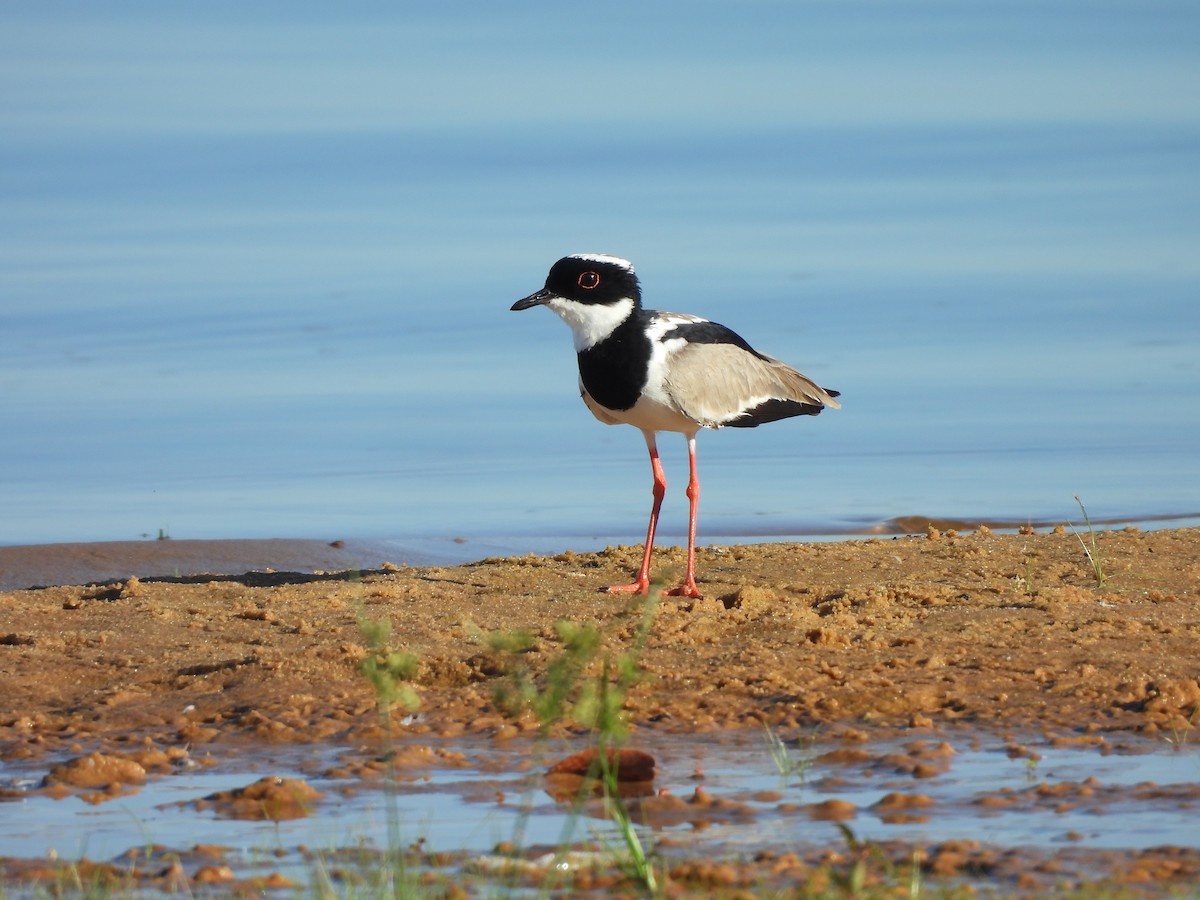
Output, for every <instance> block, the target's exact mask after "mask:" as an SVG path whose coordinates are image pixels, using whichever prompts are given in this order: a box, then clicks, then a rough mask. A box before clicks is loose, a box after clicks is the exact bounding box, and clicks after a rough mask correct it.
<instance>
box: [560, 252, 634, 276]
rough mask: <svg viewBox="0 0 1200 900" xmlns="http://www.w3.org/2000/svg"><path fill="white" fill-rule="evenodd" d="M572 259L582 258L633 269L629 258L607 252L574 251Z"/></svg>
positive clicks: (587, 260)
mask: <svg viewBox="0 0 1200 900" xmlns="http://www.w3.org/2000/svg"><path fill="white" fill-rule="evenodd" d="M571 259H582V260H584V261H586V262H602V263H611V264H612V265H614V266H620V267H621V268H622V269H628V270H629V271H630V272H632V271H633V263H631V262H630V261H629V260H627V259H621V257H619V256H610V255H609V254H607V253H572V254H571Z"/></svg>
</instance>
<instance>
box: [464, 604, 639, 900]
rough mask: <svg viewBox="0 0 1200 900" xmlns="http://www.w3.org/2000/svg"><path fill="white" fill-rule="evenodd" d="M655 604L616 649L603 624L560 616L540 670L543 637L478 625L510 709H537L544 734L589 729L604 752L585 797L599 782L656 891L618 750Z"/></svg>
mask: <svg viewBox="0 0 1200 900" xmlns="http://www.w3.org/2000/svg"><path fill="white" fill-rule="evenodd" d="M654 609H655V607H654V604H653V601H648V602H647V603H646V604H645V606H644V607H643V608H642V610H641V621H640V623H639V625H638V627H637V629H636V631H635V633H634V636H633V639H632V641H631V642H630V643H629V645H628V646H627V647H626V648H625V649H624V650H622V651H620V652H616V653H613V652H604V647H603V645H604V636H603V634H602V633H601V632H600V630H599V629H597V628H596V627H594V626H591V625H579V624H576V623H574V622H570V621H567V620H560V621H558V622H556V623H555V624H554V636H555V638H556V639H557V641H558V643H559V645H560V647H561V649H560V650H559V651H558V653H557V654H556V655H554V656H553V657H551V659H550V660H549V662H548V663H547V664H546V665H545V667H544V669H543V671H542V674H541V676H540V677H538V676H537V675H536V674H535V672H534V671H533V669H532V667H531V666H530V664H529V663H528V661H527V657H526V654H527V653H529V652H530V651H531V650H532V649H533V648H534V646H535V645H536V640H535V639H534V637H533V636H532V635H530V634H528V633H527V632H490V633H488V632H483V631H481V630H480V629H478V628H474V629H473V635H474V637H475V639H476V640H477V641H478V642H480V643H482V644H483V645H484V646H486V647H487V648H488V649H489V650H490V651H491V652H492V653H494V654H496V655H497V656H499V657H500V659H501V665H500V668H501V670H502V671H503V672H504V677H503V678H502V679H501V680H500V681H499V682H498V683H497V685H496V688H495V691H494V697H495V700H496V704H497V706H498V707H499V708H500V709H501V710H502V711H503V712H505V714H507V715H510V716H517V715H520V714H522V713H525V712H529V713H531V714H532V715H533V716H534V718H535V719H536V721H537V723H538V726H539V730H540V732H541V734H542V735H543V736H545V735H546V734H547V733H548V732H549V730H550V728H551V727H553V726H554V725H555V724H556V723H558V722H561V721H563V720H570V721H573V722H575V723H577V724H579V725H582V726H584V727H586V728H588V729H589V731H590V732H591V734H592V735H593V737H594V740H595V749H596V751H597V752H596V753H595V756H594V758H593V762H592V764H591V767H590V771H589V772H588V778H585V779H584V781H583V784H582V785H581V788H580V795H579V798H578V799H579V802H580V803H582V802H583V801H584V800H585V799H586V798H587V797H588V796H590V792H591V790H592V786H593V785H598V786H599V789H600V792H601V797H602V799H603V802H604V805H605V811H606V813H607V815H608V816H609V817H610V818H611V820H612V821H613V823H614V824H615V825H616V828H617V833H618V834H619V835H620V838H621V841H622V843H623V844H624V847H625V852H624V853H622V854H615V857H616V859H617V860H618V862H619V864H620V865H621V867H622V868H623V869H625V871H626V873H627V874H628V875H629V876H630V877H632V878H633V879H635V880H636V881H637V882H638V883H639V884H641V885H642V887H643V888H645V889H646V890H647V891H649V892H651V893H657V892H658V890H659V886H658V878H657V876H656V874H655V872H654V867H653V865H652V863H651V860H650V857H649V855H648V854H647V852H646V850H645V848H644V847H643V845H642V842H641V838H640V837H639V836H638V833H637V829H636V828H635V827H634V824H633V818H632V816H631V815H630V813H629V809H628V807H627V806H626V804H625V801H624V800H623V799H622V797H621V795H620V785H619V772H618V765H617V758H618V757H617V754H616V751H617V750H618V749H619V748H620V744H621V742H622V741H623V740H624V738H625V735H626V730H627V728H626V723H625V716H624V707H625V699H626V697H627V696H628V693H629V691H630V689H631V688H632V687H633V686H634V685H635V684H636V683H637V682H638V681H639V680H641V678H642V673H641V671H640V669H639V667H638V663H637V660H638V656H639V655H640V653H641V650H642V648H643V646H644V645H645V641H646V638H647V636H648V635H649V631H650V626H651V624H652V622H653V617H654ZM467 630H468V632H472V626H470V625H468V628H467ZM589 673H590V674H589ZM518 828H520V825H518Z"/></svg>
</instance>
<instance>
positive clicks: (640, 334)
mask: <svg viewBox="0 0 1200 900" xmlns="http://www.w3.org/2000/svg"><path fill="white" fill-rule="evenodd" d="M534 306H546V307H549V308H550V309H551V310H553V311H554V312H555V313H556V314H557V315H558V316H559V317H560V318H561V319H562V320H563V321H564V322H566V323H567V325H568V326H570V328H571V333H572V335H573V336H574V338H575V352H576V354H577V355H578V360H579V393H580V394H581V395H582V397H583V402H584V403H586V404H587V407H588V409H590V410H591V411H592V414H593V415H594V416H595V417H596V418H597V419H599V420H600V421H601V422H604V423H605V424H606V425H622V424H623V425H633V426H634V427H636V428H639V429H641V432H642V434H643V436H644V437H645V439H646V447H647V448H648V449H649V451H650V466H651V469H652V471H653V473H654V504H653V506H652V507H651V509H650V526H649V528H648V529H647V530H646V546H645V552H644V555H643V556H642V566H641V568H640V569H639V570H638V573H637V578H636V579H635V580H634V581H633V583H632V584H626V585H618V586H614V587H610V588H608V590H609V591H628V592H636V593H641V594H645V593H647V592H648V591H649V589H650V555H651V551H652V550H653V548H654V531H655V528H656V527H657V525H658V513H659V509H660V508H661V507H662V501H663V496H664V494H665V493H666V489H667V480H666V476H665V475H664V474H663V469H662V463H661V462H659V458H658V446H657V443H656V439H655V435H656V434H657V433H658V432H660V431H677V432H679V433H680V434H682V435H683V436H684V437H685V438H687V447H688V467H689V469H690V476H689V479H688V487H687V496H688V547H687V573H686V575H685V577H684V580H683V583H682V584H681V585H680V586H679V587H677V588H675V589H674V590H672V591H669V592H667V593H668V594H669V595H671V596H687V597H700V590H699V589H698V588H697V587H696V508H697V504H698V502H699V499H700V481H699V478H698V477H697V475H696V433H697V432H698V431H699V430H700V429H701V428H723V427H725V426H727V425H728V426H732V427H735V428H753V427H754V426H756V425H762V424H763V423H764V422H774V421H776V420H778V419H786V418H789V417H791V416H815V415H816V414H817V413H819V412H820V411H821V410H822V409H824V408H825V407H826V406H831V407H834V408H836V407H837V406H838V405H839V404H838V402H837V401H836V400H834V399H833V398H834V397H836V396H838V392H837V391H831V390H826V389H825V388H822V387H819V386H818V385H816V384H815V383H814V382H812V381H810V380H809V379H808V378H806V377H805V376H803V375H801V374H800V373H799V372H797V371H796V370H795V369H793V368H791V367H790V366H787V365H785V364H784V363H781V362H780V361H779V360H777V359H772V358H771V357H770V356H766V355H765V354H762V353H759V352H758V351H757V350H755V349H754V348H753V347H751V346H750V345H749V344H748V343H746V341H745V340H744V339H743V338H742V337H740V336H739V335H738V334H736V333H735V332H733V331H731V330H730V329H728V328H726V327H725V326H724V325H718V324H717V323H716V322H710V321H708V320H707V319H702V318H700V317H698V316H689V315H685V314H683V313H673V312H662V311H660V310H653V309H642V293H641V288H640V286H639V284H638V279H637V275H636V274H635V273H634V270H633V264H632V263H630V262H629V261H628V260H624V259H621V258H619V257H616V256H608V255H604V254H594V253H578V254H575V255H573V256H565V257H563V258H562V259H560V260H559V261H558V262H556V263H555V264H554V265H553V266H552V267H551V269H550V274H549V276H548V277H547V278H546V286H545V287H543V288H542V289H541V290H540V291H538V292H537V293H534V294H530V295H529V296H528V297H526V298H524V299H523V300H518V301H517V302H516V303H514V304H513V305H512V308H513V309H514V310H521V309H529V308H530V307H534Z"/></svg>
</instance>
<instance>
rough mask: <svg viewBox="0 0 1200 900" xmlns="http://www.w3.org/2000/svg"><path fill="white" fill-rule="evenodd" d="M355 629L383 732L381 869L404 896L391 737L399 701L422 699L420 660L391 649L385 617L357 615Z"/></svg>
mask: <svg viewBox="0 0 1200 900" xmlns="http://www.w3.org/2000/svg"><path fill="white" fill-rule="evenodd" d="M358 629H359V631H360V632H361V633H362V636H363V638H364V640H365V641H366V643H367V651H368V652H367V656H366V658H365V659H364V660H363V661H362V663H361V664H360V670H361V671H362V673H363V676H364V677H365V678H366V679H367V682H368V683H369V684H370V685H371V689H372V690H373V691H374V692H375V703H376V707H377V708H378V711H379V724H380V728H381V729H382V731H383V742H384V747H385V756H384V758H385V761H386V764H387V771H388V778H387V781H386V782H385V786H384V802H385V804H386V806H387V829H388V849H387V853H386V859H387V860H388V863H389V864H388V865H386V866H384V867H383V868H382V869H381V870H380V876H381V877H382V878H384V879H385V880H386V882H387V885H386V890H387V893H388V894H390V895H391V896H394V897H398V896H402V895H405V894H406V893H407V889H408V888H409V887H410V886H411V880H412V874H411V873H410V871H409V868H408V865H407V861H406V859H405V853H404V848H403V847H402V846H401V844H400V807H399V801H398V799H397V796H396V781H397V779H396V772H395V765H394V764H395V753H394V747H393V738H392V711H393V709H395V707H396V705H397V704H399V705H401V706H402V707H404V708H405V709H406V710H408V711H409V712H415V711H416V710H417V709H418V708H420V705H421V701H420V698H418V697H417V694H416V691H414V690H413V687H412V680H413V679H414V678H415V677H416V674H417V669H418V667H419V666H420V660H419V659H418V658H417V657H416V656H414V655H413V654H411V653H408V652H406V651H402V650H393V649H391V646H390V641H391V637H392V623H391V622H389V621H388V620H387V619H368V618H367V617H366V616H364V615H361V614H360V615H359V617H358Z"/></svg>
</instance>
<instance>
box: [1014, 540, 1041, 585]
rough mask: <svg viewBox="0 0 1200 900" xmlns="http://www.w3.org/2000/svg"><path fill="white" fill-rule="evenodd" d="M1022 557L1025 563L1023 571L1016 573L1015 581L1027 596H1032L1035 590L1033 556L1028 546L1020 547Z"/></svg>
mask: <svg viewBox="0 0 1200 900" xmlns="http://www.w3.org/2000/svg"><path fill="white" fill-rule="evenodd" d="M1021 553H1022V554H1023V555H1022V559H1023V561H1024V563H1025V571H1024V573H1022V574H1020V575H1017V576H1016V577H1015V579H1014V580H1015V581H1016V583H1017V589H1018V590H1019V591H1020V592H1021V593H1022V594H1024V595H1025V596H1027V597H1032V596H1033V595H1034V594H1036V593H1037V591H1036V590H1035V589H1034V587H1033V556H1032V554H1030V553H1029V550H1028V547H1022V548H1021Z"/></svg>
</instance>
